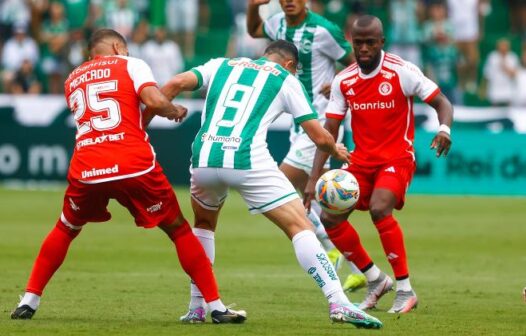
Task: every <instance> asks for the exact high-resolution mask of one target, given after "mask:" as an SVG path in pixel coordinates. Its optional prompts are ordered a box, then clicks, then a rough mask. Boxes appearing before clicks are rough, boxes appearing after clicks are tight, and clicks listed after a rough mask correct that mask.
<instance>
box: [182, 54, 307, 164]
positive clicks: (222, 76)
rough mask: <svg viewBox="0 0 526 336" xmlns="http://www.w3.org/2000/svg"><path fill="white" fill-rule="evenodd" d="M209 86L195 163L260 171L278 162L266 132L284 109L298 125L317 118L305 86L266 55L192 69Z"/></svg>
mask: <svg viewBox="0 0 526 336" xmlns="http://www.w3.org/2000/svg"><path fill="white" fill-rule="evenodd" d="M191 71H192V72H194V74H195V75H196V76H197V78H198V82H199V83H198V87H197V88H199V87H201V86H204V87H207V88H208V89H207V95H206V102H205V107H204V110H203V114H202V116H201V129H200V130H199V132H198V133H197V136H196V138H195V140H194V142H193V144H192V167H194V168H197V167H216V168H234V169H259V168H266V167H274V166H276V165H277V164H276V162H275V161H274V159H273V158H272V157H271V155H270V153H269V151H268V148H267V130H268V127H269V126H270V124H271V123H272V122H273V121H274V120H276V118H277V117H278V116H279V115H280V114H281V113H283V111H285V112H288V113H290V114H292V116H293V118H294V121H295V123H296V124H300V123H302V122H303V121H306V120H310V119H316V118H317V113H316V111H315V110H314V108H313V107H312V104H311V103H310V100H309V98H308V96H307V93H306V92H305V89H304V87H303V85H302V84H301V83H300V82H299V81H298V79H296V78H295V77H294V76H292V75H291V74H290V73H289V72H288V71H287V70H285V69H284V68H283V67H281V66H280V65H279V64H276V63H274V62H270V61H268V60H267V59H265V58H260V59H258V60H251V59H249V58H235V59H227V58H216V59H212V60H210V61H208V62H207V63H205V64H204V65H201V66H198V67H195V68H193V69H192V70H191Z"/></svg>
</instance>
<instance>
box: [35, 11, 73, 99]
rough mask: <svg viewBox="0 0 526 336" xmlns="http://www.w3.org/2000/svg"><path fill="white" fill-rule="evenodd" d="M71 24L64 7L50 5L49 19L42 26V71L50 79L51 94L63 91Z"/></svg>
mask: <svg viewBox="0 0 526 336" xmlns="http://www.w3.org/2000/svg"><path fill="white" fill-rule="evenodd" d="M68 32H69V24H68V21H67V20H66V18H65V16H64V5H63V4H62V3H60V2H58V1H53V2H51V3H50V5H49V19H47V20H45V21H44V23H43V24H42V30H41V34H40V43H41V46H42V70H43V71H44V73H45V74H46V75H48V76H49V77H48V79H49V92H50V93H55V94H56V93H61V92H62V91H63V89H64V88H63V84H64V83H63V79H64V78H63V77H64V76H65V73H66V71H67V70H68V69H67V65H66V54H67V45H68V39H69V34H68Z"/></svg>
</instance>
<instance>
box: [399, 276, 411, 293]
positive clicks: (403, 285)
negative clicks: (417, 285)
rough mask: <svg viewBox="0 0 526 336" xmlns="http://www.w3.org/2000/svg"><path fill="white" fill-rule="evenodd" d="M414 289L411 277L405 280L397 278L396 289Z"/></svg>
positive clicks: (406, 290) (405, 290)
mask: <svg viewBox="0 0 526 336" xmlns="http://www.w3.org/2000/svg"><path fill="white" fill-rule="evenodd" d="M412 289H413V287H411V282H410V281H409V278H405V279H404V280H396V291H404V292H409V291H410V290H412Z"/></svg>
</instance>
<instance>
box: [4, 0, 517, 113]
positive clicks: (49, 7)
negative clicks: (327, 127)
mask: <svg viewBox="0 0 526 336" xmlns="http://www.w3.org/2000/svg"><path fill="white" fill-rule="evenodd" d="M310 7H311V8H312V10H313V11H315V12H318V13H320V14H322V15H323V16H325V17H327V18H328V19H329V20H331V21H333V22H335V23H336V24H338V25H339V26H340V27H341V28H342V29H343V30H344V32H345V33H346V36H347V38H348V39H350V34H349V30H350V26H351V24H352V22H353V21H354V20H355V18H356V17H357V15H359V14H363V13H370V14H374V15H377V16H379V17H381V18H383V21H384V22H386V26H387V27H386V28H387V29H386V32H387V33H386V39H387V41H386V42H387V46H388V50H390V51H392V52H394V53H396V54H399V55H401V56H402V57H403V58H405V59H407V60H410V61H412V62H413V63H415V64H417V65H419V66H421V67H422V68H423V69H424V70H425V72H426V74H427V75H428V76H429V77H430V78H432V79H433V80H435V81H436V82H437V83H438V84H439V86H440V87H441V89H442V91H443V92H444V93H445V94H446V96H448V98H449V99H450V100H451V101H452V102H454V103H455V104H465V105H493V106H508V105H522V106H525V105H526V92H525V91H524V90H525V89H524V88H525V87H526V85H525V84H526V43H524V41H526V2H525V1H520V0H507V1H491V0H464V1H455V0H373V1H364V0H311V1H310ZM246 8H247V0H222V1H210V0H152V1H145V0H108V1H102V0H0V50H1V53H0V66H1V68H0V71H1V83H0V92H2V93H15V94H23V93H55V94H57V93H62V92H63V82H64V79H65V76H66V74H67V73H69V71H70V70H71V69H73V68H74V67H76V66H78V65H79V64H81V63H82V62H83V61H84V60H85V59H86V41H87V37H88V36H89V35H90V34H91V32H92V31H94V30H95V29H97V28H101V27H109V28H112V29H115V30H116V31H118V32H120V33H121V34H122V35H123V36H125V37H126V38H127V39H128V41H129V44H130V48H129V49H130V55H131V56H135V57H139V58H142V59H144V60H145V61H146V62H147V63H148V64H150V66H151V67H152V70H153V72H154V76H155V77H156V78H157V80H158V81H159V83H160V84H163V83H165V82H166V81H167V80H168V78H170V76H172V75H174V74H176V73H178V72H181V71H182V70H184V69H188V68H189V67H191V66H193V65H195V64H198V63H200V62H202V61H204V60H206V59H209V58H212V57H219V56H225V55H226V56H229V57H233V56H247V57H258V56H260V55H261V54H262V52H263V50H264V48H265V46H266V44H267V43H268V42H267V41H265V40H264V39H253V38H251V37H250V36H249V35H248V34H247V31H246V14H245V13H246ZM262 10H263V12H262V13H261V14H262V16H263V17H269V16H270V15H272V14H274V13H276V12H278V11H279V10H280V7H279V1H278V0H272V1H271V3H270V4H269V5H268V6H264V8H262Z"/></svg>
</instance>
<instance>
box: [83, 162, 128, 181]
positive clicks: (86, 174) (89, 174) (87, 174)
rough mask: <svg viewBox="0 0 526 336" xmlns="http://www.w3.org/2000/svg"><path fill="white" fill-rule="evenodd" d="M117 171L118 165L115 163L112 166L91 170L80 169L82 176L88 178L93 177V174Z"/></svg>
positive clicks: (114, 172)
mask: <svg viewBox="0 0 526 336" xmlns="http://www.w3.org/2000/svg"><path fill="white" fill-rule="evenodd" d="M118 172H119V165H118V164H116V165H115V166H113V167H109V168H101V169H97V168H92V169H91V170H84V171H82V178H88V177H95V176H102V175H108V174H116V173H118Z"/></svg>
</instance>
